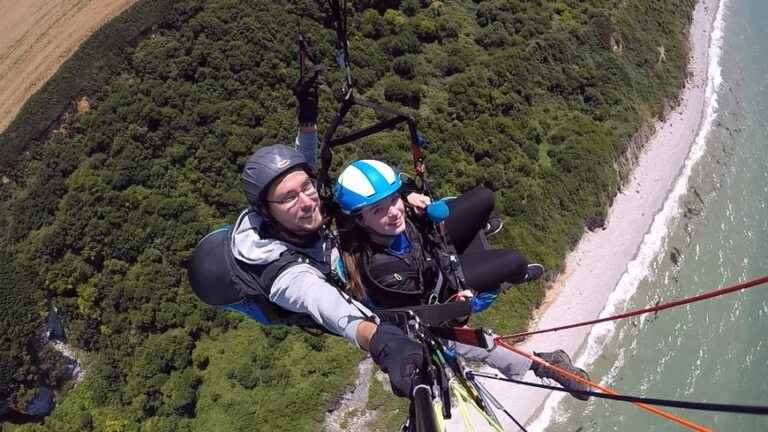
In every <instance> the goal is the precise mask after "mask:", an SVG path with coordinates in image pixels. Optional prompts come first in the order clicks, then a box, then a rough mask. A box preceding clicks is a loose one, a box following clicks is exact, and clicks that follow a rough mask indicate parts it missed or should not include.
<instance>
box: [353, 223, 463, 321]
mask: <svg viewBox="0 0 768 432" xmlns="http://www.w3.org/2000/svg"><path fill="white" fill-rule="evenodd" d="M417 224H418V225H417ZM406 235H407V236H408V240H409V241H410V243H411V250H410V252H408V253H406V254H404V255H399V254H396V253H394V252H392V251H391V250H388V249H386V248H384V247H376V248H375V249H374V248H371V247H369V248H368V249H366V251H365V253H364V254H363V256H362V263H361V267H362V279H363V284H364V285H365V287H366V291H367V294H368V296H369V298H370V300H371V302H372V303H373V304H374V305H375V306H376V307H377V308H381V307H384V308H392V307H406V306H413V305H427V304H436V303H443V302H445V301H447V300H448V299H449V298H450V297H451V296H452V295H453V294H455V293H457V292H459V291H461V290H463V289H465V288H464V285H465V283H464V276H463V273H462V271H461V266H460V263H459V261H458V257H457V255H456V250H455V248H454V247H453V246H452V245H451V244H450V243H448V242H447V241H441V240H444V239H443V238H441V237H440V238H437V237H438V236H441V234H440V233H439V232H438V231H437V230H436V229H435V227H434V224H432V222H430V221H423V222H422V221H420V220H419V217H415V218H411V217H409V218H408V220H407V223H406Z"/></svg>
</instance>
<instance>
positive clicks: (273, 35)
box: [0, 0, 694, 431]
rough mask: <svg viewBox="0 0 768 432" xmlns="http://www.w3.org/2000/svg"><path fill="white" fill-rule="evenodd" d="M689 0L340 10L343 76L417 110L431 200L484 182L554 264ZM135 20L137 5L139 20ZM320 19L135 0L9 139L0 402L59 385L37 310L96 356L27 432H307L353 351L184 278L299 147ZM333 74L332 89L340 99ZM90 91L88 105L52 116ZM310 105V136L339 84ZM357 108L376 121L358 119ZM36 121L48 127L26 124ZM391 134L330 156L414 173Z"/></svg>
mask: <svg viewBox="0 0 768 432" xmlns="http://www.w3.org/2000/svg"><path fill="white" fill-rule="evenodd" d="M693 4H694V1H693V0H636V1H633V2H624V1H619V0H615V1H613V0H584V1H573V0H536V1H516V0H506V1H501V0H489V1H451V2H438V1H426V0H423V1H418V0H402V1H388V2H373V1H365V0H361V1H357V2H355V4H354V7H355V10H354V11H352V10H350V13H353V15H352V18H351V19H350V27H351V28H350V44H351V57H352V62H353V70H354V75H355V78H356V81H357V83H356V84H357V87H358V88H359V90H360V93H361V94H362V95H363V96H364V97H366V98H368V99H371V100H374V101H379V102H382V103H386V104H390V105H392V106H395V107H398V108H400V109H404V110H408V111H410V112H412V113H413V114H414V116H415V117H416V118H417V119H418V121H419V125H420V128H421V129H422V131H423V133H424V134H425V135H426V136H427V138H428V139H429V140H430V141H431V142H432V143H433V148H432V149H431V150H430V151H429V153H428V159H427V162H428V166H429V170H430V175H431V178H432V182H433V183H434V185H435V186H436V187H437V189H438V190H439V191H440V192H441V193H442V194H446V195H447V194H456V193H458V192H460V191H462V190H466V189H468V188H470V187H472V186H474V185H475V184H484V185H486V186H487V187H489V188H491V189H493V190H494V191H496V194H497V209H498V212H499V213H500V214H501V215H503V216H504V217H505V219H506V225H505V227H506V228H505V230H504V231H503V234H502V235H500V236H498V237H494V240H495V241H497V242H498V243H499V244H500V245H505V246H511V247H514V248H516V249H519V250H521V251H523V252H524V253H525V254H526V255H528V256H529V257H530V258H532V259H534V260H538V261H540V262H543V263H544V264H545V265H546V266H547V267H549V268H558V267H559V266H560V264H561V262H562V260H563V258H564V256H565V253H566V252H567V250H568V248H569V247H571V246H572V245H573V244H574V243H575V242H576V240H577V239H578V238H579V236H580V234H581V232H582V231H583V222H584V220H585V219H586V218H587V217H589V216H595V215H598V216H599V215H602V214H604V213H605V208H606V206H607V204H608V203H610V201H611V200H612V197H613V195H614V194H615V192H616V188H617V181H618V180H617V173H616V169H615V168H614V163H615V161H616V160H617V159H618V158H619V157H620V156H621V155H622V153H623V152H624V151H625V149H626V146H627V145H628V143H629V140H630V138H631V136H632V135H633V134H634V133H635V131H637V130H638V128H639V127H640V125H641V124H642V123H643V122H644V121H647V120H648V119H649V118H651V117H652V116H654V115H657V114H659V113H660V112H661V110H662V109H663V107H664V106H665V104H666V103H669V101H670V100H673V99H674V98H675V97H676V94H677V91H678V90H679V88H680V87H681V86H682V83H683V80H684V78H685V58H686V50H685V48H686V47H685V41H686V36H685V34H686V29H687V26H688V24H689V19H690V15H691V11H692V8H693ZM141 8H148V9H141ZM154 8H157V9H154ZM142 10H148V11H152V12H151V13H150V12H147V14H146V15H140V16H139V17H137V16H136V15H135V14H136V13H138V12H136V11H142ZM325 12H326V11H325V9H324V6H323V5H322V4H318V3H316V2H312V1H309V0H304V1H290V2H289V1H264V0H238V1H234V0H209V1H203V0H180V1H175V2H155V1H149V0H147V1H140V2H139V3H137V5H136V6H135V9H131V11H129V15H128V16H132V17H134V18H136V19H139V21H141V22H142V23H144V24H141V25H138V24H137V25H136V26H131V27H130V28H131V29H134V30H135V31H133V30H132V31H133V33H121V32H115V31H105V32H104V33H100V35H101V36H99V37H105V38H107V39H105V40H104V42H102V43H101V45H100V46H102V51H95V52H96V53H99V52H101V53H105V51H103V50H104V48H103V47H110V46H114V47H115V49H114V50H113V51H110V53H109V55H110V56H109V57H108V56H106V54H104V55H103V56H102V55H98V54H89V55H75V56H73V58H72V60H70V62H73V63H72V64H69V66H68V67H71V68H74V69H75V70H83V71H93V70H94V69H92V68H93V67H94V64H99V62H100V61H102V60H103V61H105V62H107V63H109V64H111V65H118V66H111V67H105V68H96V69H95V70H97V72H94V74H96V75H95V77H94V78H93V79H92V80H91V79H90V78H88V77H89V75H88V74H87V73H84V74H82V75H78V79H86V80H87V81H88V82H89V83H90V84H89V85H80V84H77V83H78V82H79V81H71V80H70V81H67V79H68V78H67V75H66V74H67V73H68V72H66V71H67V70H71V69H67V68H65V69H63V70H62V72H60V73H59V74H58V75H57V77H55V78H54V80H53V81H52V83H59V84H55V85H54V84H51V85H48V86H46V87H45V88H44V89H43V90H42V91H41V93H40V94H38V95H37V96H36V98H35V99H33V100H32V101H31V102H30V104H29V106H28V107H25V109H24V110H22V113H21V114H20V116H19V117H18V118H17V120H16V121H15V122H14V126H13V127H12V128H9V130H8V131H7V132H6V133H5V134H3V135H2V136H0V143H2V145H0V161H3V164H4V165H3V170H4V171H5V172H6V173H9V174H12V176H11V177H12V179H13V180H14V181H11V182H9V183H4V184H3V185H2V188H1V189H0V196H1V197H2V204H0V225H1V226H2V228H3V232H5V233H6V235H5V236H4V237H3V238H2V239H1V240H0V242H1V243H2V244H1V245H0V246H2V250H4V251H7V252H6V253H3V254H0V277H1V278H2V281H3V286H4V290H5V291H6V292H9V293H10V294H9V295H5V294H4V295H3V296H2V297H0V301H2V304H0V307H2V310H3V311H10V312H8V313H9V317H10V319H8V320H3V321H2V325H3V326H4V328H2V329H0V330H2V333H3V334H9V333H8V327H9V326H13V324H11V323H14V322H21V323H26V324H23V325H21V326H19V327H14V332H15V333H14V335H15V336H14V337H13V341H14V342H13V343H14V344H16V345H14V346H17V347H18V348H16V349H15V350H14V351H12V354H13V355H12V356H11V357H10V358H9V360H8V361H9V362H10V363H9V364H14V365H24V366H25V367H26V368H27V369H25V370H28V371H29V373H28V374H26V375H25V376H24V377H19V376H16V375H14V376H6V375H7V374H3V375H2V376H1V377H0V378H2V380H3V381H2V383H0V389H1V390H2V391H3V392H4V394H3V395H2V396H3V397H11V399H12V400H20V399H23V398H28V397H29V394H30V392H33V390H31V389H32V388H34V385H35V383H37V382H39V381H40V380H41V379H43V380H44V379H50V378H46V377H50V376H53V375H55V374H53V372H55V371H54V370H53V369H55V366H50V367H48V368H46V367H40V362H39V360H38V359H36V358H35V357H36V356H35V355H34V352H35V349H34V346H33V345H34V344H32V345H30V343H29V342H30V341H33V340H34V335H33V333H34V327H35V325H36V324H35V320H36V318H34V317H37V316H39V315H35V314H37V313H40V312H42V311H44V310H45V309H46V306H47V305H48V304H51V303H53V304H56V305H57V306H58V308H59V310H60V311H61V314H62V316H63V318H64V321H65V323H66V325H67V331H68V334H69V337H70V341H71V343H72V344H73V345H75V346H77V347H79V348H81V349H83V350H84V351H85V352H87V355H88V361H89V365H88V372H87V378H86V381H85V383H83V384H82V385H80V386H78V387H77V388H76V389H75V390H73V391H69V392H68V393H66V394H65V395H64V397H63V398H61V399H60V403H59V405H58V406H57V409H56V411H55V412H54V414H53V415H52V416H50V417H49V418H48V419H46V421H45V422H44V423H43V424H42V425H27V426H24V427H21V428H19V429H20V430H34V431H38V430H55V431H69V430H73V431H74V430H95V431H107V430H110V431H117V430H125V431H129V430H130V431H165V430H168V431H185V430H186V431H210V430H222V431H225V430H242V429H244V428H248V427H252V426H253V425H258V428H260V429H263V430H308V431H314V430H317V429H318V427H319V426H318V425H319V424H320V423H321V422H322V416H323V413H324V411H325V410H326V409H327V408H328V407H330V406H332V404H333V403H334V400H335V399H336V397H337V396H338V394H340V392H341V391H342V389H343V388H344V386H345V385H346V384H348V383H349V382H351V377H352V374H353V366H354V365H355V363H356V362H357V360H358V359H359V358H360V355H361V354H360V353H359V351H357V350H356V349H354V348H352V347H350V346H349V345H348V344H346V343H345V342H343V341H341V340H339V339H336V338H331V337H325V338H319V339H318V338H313V337H310V336H307V335H304V334H302V333H300V332H298V331H295V330H288V329H280V328H276V329H260V328H257V327H256V326H254V325H253V324H251V323H247V322H243V321H241V320H240V319H239V318H236V317H234V316H233V315H228V314H225V313H222V312H219V311H216V310H214V309H212V308H208V307H205V306H203V305H201V304H200V303H199V302H197V300H196V299H195V298H194V297H193V295H192V294H191V291H190V289H189V287H188V283H187V281H186V275H185V268H184V266H185V263H186V261H187V260H188V259H189V256H190V253H191V251H192V249H193V248H194V246H195V244H196V243H197V241H198V239H199V238H200V237H202V235H204V234H205V233H206V232H208V231H209V230H210V229H211V228H212V227H214V226H216V225H219V224H221V223H223V222H231V221H232V220H233V219H234V217H235V216H236V214H237V212H238V211H239V210H240V209H242V208H243V207H244V206H245V204H246V203H245V199H244V196H243V194H242V192H241V191H240V187H241V186H240V182H239V173H240V170H241V168H242V166H243V163H244V162H245V160H246V158H247V156H248V155H249V154H250V153H251V152H253V150H254V149H255V148H257V147H259V146H262V145H267V144H273V143H277V142H289V141H290V140H291V139H292V136H293V135H294V133H295V128H296V124H295V114H294V109H295V106H294V102H293V97H292V95H291V92H290V85H291V83H292V82H293V81H294V80H295V79H296V76H297V74H298V67H297V64H296V58H295V57H296V46H295V40H296V36H297V32H298V29H299V28H300V29H301V30H302V32H303V33H304V35H305V36H306V37H307V38H308V39H309V40H310V43H311V44H312V45H313V47H314V48H315V50H316V51H317V52H318V53H319V54H320V55H321V56H322V57H323V59H324V60H325V62H326V63H327V64H329V65H330V64H332V58H333V43H334V34H333V32H332V31H331V30H330V29H328V28H327V27H325V26H326V25H327V20H326V19H325ZM130 14H134V15H130ZM145 19H146V21H144V20H145ZM129 22H131V23H133V22H134V21H132V20H129ZM145 24H146V25H145ZM147 25H148V26H147ZM139 29H140V30H139ZM126 34H129V35H131V36H130V37H129V38H126V37H125V36H126ZM113 41H114V44H112V42H113ZM659 47H663V48H664V52H665V56H666V59H664V60H661V61H660V59H659ZM340 79H341V75H340V73H339V72H338V71H332V72H331V73H329V74H328V76H327V81H328V83H329V85H330V86H331V87H332V88H333V89H334V90H336V91H338V88H339V84H340ZM57 80H64V81H57ZM61 83H68V84H61ZM70 85H72V86H75V87H76V88H77V89H78V90H77V91H74V90H72V89H71V88H70ZM77 86H79V87H77ZM83 92H85V94H87V96H88V97H89V100H90V101H91V109H90V110H89V111H88V112H87V113H84V114H82V115H74V114H71V115H69V116H65V117H62V116H61V114H62V113H63V112H64V110H65V109H66V106H68V103H69V102H67V101H69V100H71V99H70V98H79V97H80V96H82V95H83ZM49 98H54V99H49ZM47 100H57V101H60V102H57V103H50V104H48V103H42V102H40V101H47ZM61 101H63V102H61ZM321 104H322V109H323V112H322V114H321V127H322V125H327V124H328V122H329V121H330V119H331V118H332V116H333V115H334V109H335V106H336V101H335V98H334V95H333V94H332V92H325V93H324V94H323V96H322V101H321ZM350 117H351V122H352V123H351V125H357V126H360V125H363V124H366V123H368V122H371V121H373V120H375V119H374V118H373V117H372V114H371V113H369V112H366V111H363V110H361V111H355V112H353V114H352V115H351V116H350ZM50 119H61V120H62V121H63V124H62V127H61V128H59V129H58V131H57V132H53V133H50V134H48V133H43V132H41V131H48V124H49V123H47V122H50ZM42 137H47V138H46V139H42ZM406 142H407V134H406V133H404V132H403V131H399V132H393V133H388V134H382V135H379V136H376V137H372V138H370V139H367V140H366V141H365V142H364V143H360V144H359V145H357V146H354V147H349V148H345V149H344V151H343V152H342V157H338V158H337V162H341V161H342V160H344V159H345V158H351V157H354V156H366V157H380V158H384V159H386V160H390V161H393V162H399V163H401V164H402V166H403V168H405V169H406V170H407V169H408V167H409V164H408V163H407V159H408V155H407V153H406V151H407V146H406ZM541 296H542V286H541V285H534V286H526V287H523V288H521V289H516V290H513V291H510V292H508V293H506V294H505V295H504V296H503V297H502V300H501V301H500V302H498V303H497V305H496V306H494V308H492V309H491V310H490V311H489V313H487V314H486V316H485V317H484V322H486V323H489V324H491V325H492V326H493V327H495V328H497V330H499V331H501V332H507V331H510V330H514V329H519V328H522V327H523V326H524V325H525V321H526V319H527V317H528V313H529V311H530V309H531V307H533V306H535V305H536V304H537V303H538V302H539V301H540V300H541ZM16 305H20V306H18V307H17V306H16ZM29 317H33V318H29ZM30 347H32V348H30ZM28 348H29V349H28ZM30 349H31V351H30ZM3 361H4V362H5V361H6V359H3ZM49 363H51V364H55V362H53V361H52V362H49Z"/></svg>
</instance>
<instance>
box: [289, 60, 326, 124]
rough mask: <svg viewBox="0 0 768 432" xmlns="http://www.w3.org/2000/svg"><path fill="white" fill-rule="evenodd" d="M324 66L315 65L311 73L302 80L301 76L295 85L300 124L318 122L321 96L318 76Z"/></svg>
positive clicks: (294, 92)
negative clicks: (318, 90) (318, 89)
mask: <svg viewBox="0 0 768 432" xmlns="http://www.w3.org/2000/svg"><path fill="white" fill-rule="evenodd" d="M322 69H323V68H322V66H313V67H312V68H310V70H309V74H307V76H305V77H304V79H303V80H302V79H301V78H299V80H298V81H296V84H294V86H293V95H294V96H296V102H297V104H298V107H297V110H296V111H297V114H298V117H299V124H300V125H307V124H315V123H317V108H318V102H319V96H318V92H317V87H318V85H317V84H318V82H317V80H318V78H319V77H320V72H322Z"/></svg>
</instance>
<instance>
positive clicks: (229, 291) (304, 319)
mask: <svg viewBox="0 0 768 432" xmlns="http://www.w3.org/2000/svg"><path fill="white" fill-rule="evenodd" d="M231 239H232V226H231V225H229V226H227V227H224V228H221V229H218V230H216V231H213V232H211V233H210V234H208V235H207V236H205V237H204V238H203V239H202V240H200V242H199V243H198V245H197V247H196V248H195V250H194V252H193V253H192V259H191V260H190V264H189V268H188V271H189V283H190V286H191V287H192V290H193V291H194V292H195V294H196V295H197V297H198V298H200V300H202V301H203V302H205V303H207V304H209V305H212V306H220V307H223V308H225V309H228V310H233V311H236V312H240V313H242V314H244V315H246V316H248V317H249V318H252V319H255V320H256V321H259V322H260V323H262V324H264V325H291V326H298V327H304V328H311V329H319V330H323V331H327V330H326V329H325V328H324V327H322V326H320V325H319V324H318V323H317V322H316V321H315V320H314V319H312V317H311V316H309V315H307V314H302V313H296V312H292V311H289V310H286V309H283V308H282V307H280V306H278V305H277V304H275V303H273V302H272V301H270V300H269V292H270V289H271V287H272V283H273V282H274V281H275V279H277V277H278V276H279V275H280V274H281V273H282V272H284V271H285V270H287V269H288V268H290V267H293V266H295V265H298V264H309V265H311V266H313V267H314V268H316V269H317V270H318V271H320V272H321V273H322V274H323V275H324V276H326V280H328V281H334V280H335V274H334V273H333V271H332V270H331V267H330V265H328V264H327V263H321V262H318V261H317V260H315V259H314V258H312V257H310V256H309V255H306V254H303V253H301V252H298V251H295V250H291V249H288V250H286V251H285V252H283V253H282V254H281V255H280V257H279V258H278V259H277V260H275V261H272V262H270V263H268V264H263V265H259V264H247V263H243V262H241V261H239V260H237V259H236V258H235V257H234V255H233V254H232V251H231V249H230V242H231ZM328 249H330V248H328ZM328 253H330V250H329V251H328ZM331 283H333V282H331Z"/></svg>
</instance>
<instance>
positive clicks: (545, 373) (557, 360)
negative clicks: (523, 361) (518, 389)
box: [531, 350, 591, 401]
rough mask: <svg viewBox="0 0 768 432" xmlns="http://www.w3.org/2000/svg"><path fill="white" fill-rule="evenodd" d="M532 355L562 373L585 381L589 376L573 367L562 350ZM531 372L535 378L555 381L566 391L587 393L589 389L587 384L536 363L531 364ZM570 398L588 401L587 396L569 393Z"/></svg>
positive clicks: (568, 357) (569, 358) (582, 370)
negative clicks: (570, 374) (555, 367)
mask: <svg viewBox="0 0 768 432" xmlns="http://www.w3.org/2000/svg"><path fill="white" fill-rule="evenodd" d="M533 355H535V356H536V357H538V358H540V359H542V360H544V361H545V362H547V363H549V364H551V365H552V366H557V367H558V368H560V369H562V370H564V371H567V372H570V373H572V374H574V375H577V376H579V377H581V378H584V379H585V380H589V375H588V374H587V372H586V371H585V370H584V369H582V368H578V367H576V366H574V365H573V362H571V357H570V356H568V354H567V353H566V352H565V351H563V350H557V351H553V352H542V353H537V352H534V353H533ZM531 370H532V371H533V374H534V375H536V376H537V377H539V378H542V379H544V378H548V379H551V380H553V381H556V382H557V383H558V384H560V385H561V386H562V387H563V388H564V389H566V390H580V391H589V390H590V389H591V387H590V386H588V385H587V384H584V383H581V382H579V381H576V380H574V379H573V378H571V377H569V376H567V375H565V374H563V373H561V372H559V371H557V370H556V369H553V368H550V367H547V366H544V365H542V364H539V363H537V362H533V364H532V365H531ZM571 396H573V397H575V398H576V399H578V400H582V401H586V400H589V396H586V395H580V394H574V393H571Z"/></svg>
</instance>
